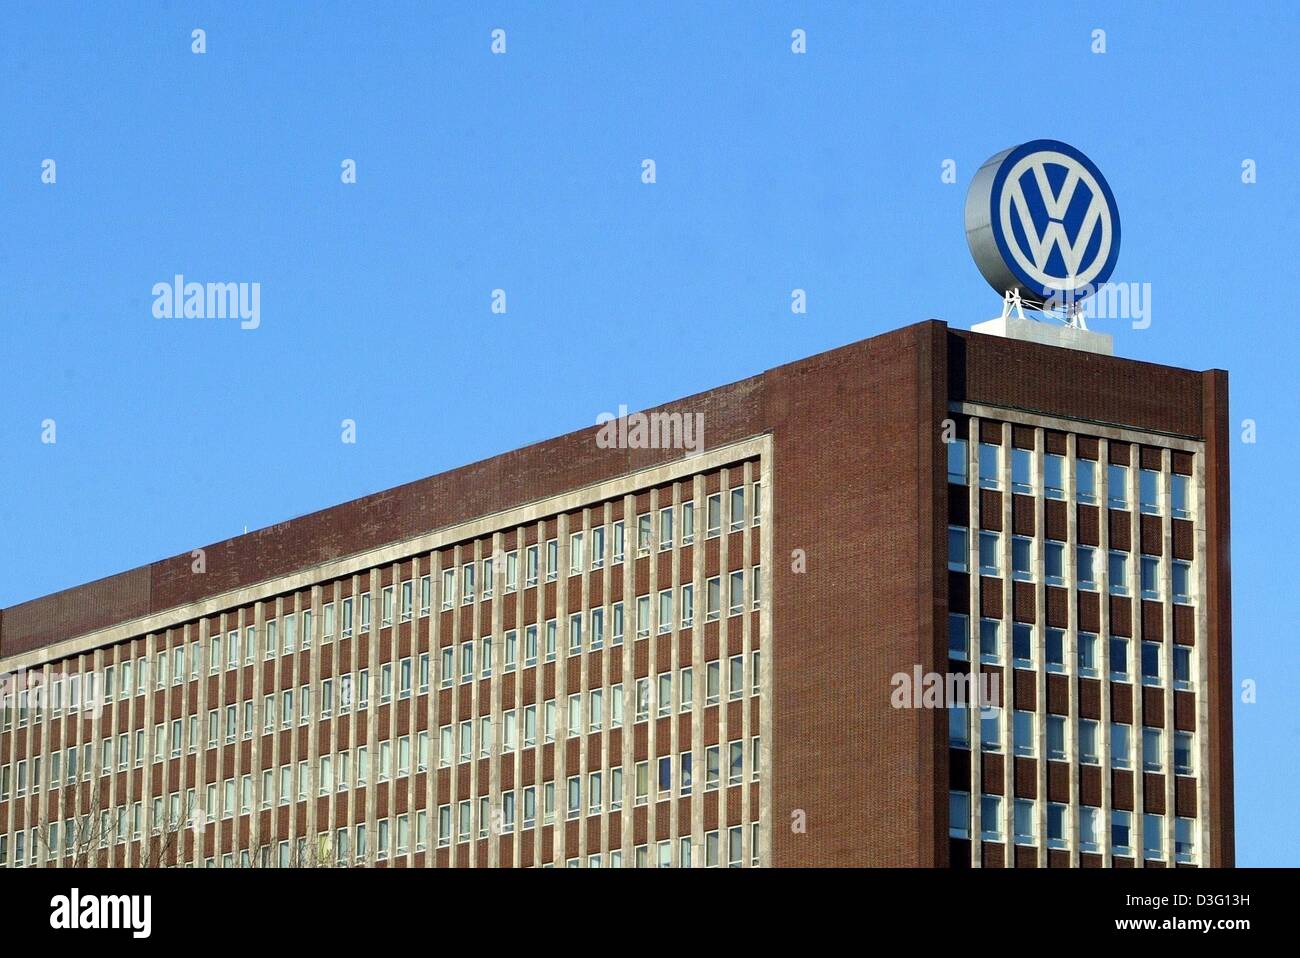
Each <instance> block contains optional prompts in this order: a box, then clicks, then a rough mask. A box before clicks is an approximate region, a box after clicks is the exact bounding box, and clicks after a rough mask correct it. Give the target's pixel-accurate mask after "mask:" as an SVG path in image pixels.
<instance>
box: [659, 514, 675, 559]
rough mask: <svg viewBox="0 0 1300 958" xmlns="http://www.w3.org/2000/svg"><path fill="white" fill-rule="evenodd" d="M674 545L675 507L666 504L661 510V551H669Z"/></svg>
mask: <svg viewBox="0 0 1300 958" xmlns="http://www.w3.org/2000/svg"><path fill="white" fill-rule="evenodd" d="M672 547H673V507H672V506H664V507H663V508H662V509H660V510H659V551H660V552H667V551H669V550H670V549H672Z"/></svg>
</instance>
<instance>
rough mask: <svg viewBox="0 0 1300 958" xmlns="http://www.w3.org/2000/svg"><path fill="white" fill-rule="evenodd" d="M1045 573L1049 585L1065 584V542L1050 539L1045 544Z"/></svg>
mask: <svg viewBox="0 0 1300 958" xmlns="http://www.w3.org/2000/svg"><path fill="white" fill-rule="evenodd" d="M1043 574H1044V576H1045V578H1046V580H1047V584H1048V585H1065V543H1064V542H1057V541H1056V540H1054V539H1048V540H1047V541H1046V542H1045V543H1044V544H1043Z"/></svg>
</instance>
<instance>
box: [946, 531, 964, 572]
mask: <svg viewBox="0 0 1300 958" xmlns="http://www.w3.org/2000/svg"><path fill="white" fill-rule="evenodd" d="M966 536H967V530H966V528H965V527H964V526H949V527H948V570H949V571H950V572H966V571H968V567H967V561H968V559H967V545H966Z"/></svg>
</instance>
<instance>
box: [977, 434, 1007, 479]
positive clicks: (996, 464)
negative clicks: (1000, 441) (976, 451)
mask: <svg viewBox="0 0 1300 958" xmlns="http://www.w3.org/2000/svg"><path fill="white" fill-rule="evenodd" d="M1001 470H1002V447H1001V446H995V445H993V444H991V443H987V442H982V443H980V488H981V489H1001V488H1002V480H1001V475H1000V473H1001Z"/></svg>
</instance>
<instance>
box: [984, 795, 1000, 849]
mask: <svg viewBox="0 0 1300 958" xmlns="http://www.w3.org/2000/svg"><path fill="white" fill-rule="evenodd" d="M980 841H985V842H1000V841H1002V796H1001V795H981V796H980Z"/></svg>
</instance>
